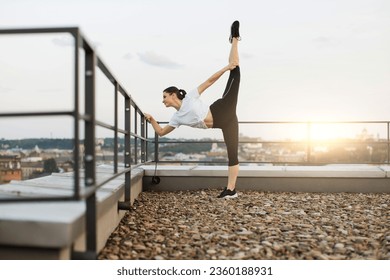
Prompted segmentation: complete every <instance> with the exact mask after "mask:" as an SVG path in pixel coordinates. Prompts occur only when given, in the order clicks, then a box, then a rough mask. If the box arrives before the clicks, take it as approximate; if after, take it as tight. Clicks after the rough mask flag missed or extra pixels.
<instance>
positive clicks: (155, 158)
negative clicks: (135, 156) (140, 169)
mask: <svg viewBox="0 0 390 280" xmlns="http://www.w3.org/2000/svg"><path fill="white" fill-rule="evenodd" d="M158 153H159V143H158V134H157V133H154V161H155V162H156V163H158V161H159V156H158Z"/></svg>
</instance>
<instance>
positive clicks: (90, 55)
mask: <svg viewBox="0 0 390 280" xmlns="http://www.w3.org/2000/svg"><path fill="white" fill-rule="evenodd" d="M50 33H67V34H70V35H71V36H72V37H73V38H74V54H73V55H74V61H75V62H74V87H73V90H74V104H73V109H72V110H71V111H40V112H16V113H0V118H8V117H36V116H47V117H53V116H71V117H72V118H73V129H74V135H73V144H74V153H73V162H74V173H73V174H74V176H73V194H72V195H70V196H56V197H46V196H45V197H29V198H0V203H5V202H34V201H69V200H85V203H86V214H85V215H86V251H84V252H73V253H72V258H82V259H85V258H96V257H97V255H96V249H97V238H96V231H97V225H96V221H97V218H96V215H97V212H96V192H97V191H98V190H99V189H100V188H101V187H102V186H103V185H104V184H106V183H107V182H109V181H111V180H113V179H115V178H117V177H118V176H121V175H124V177H125V184H124V189H125V195H124V196H125V199H124V201H121V202H118V209H119V210H129V209H130V208H131V171H132V170H133V169H134V168H136V167H138V166H139V165H140V164H139V163H138V162H139V161H140V162H141V164H143V163H147V162H148V161H147V158H146V150H145V147H146V144H145V143H146V141H147V139H146V138H145V136H146V135H147V132H146V130H147V126H146V125H144V124H145V117H144V114H143V112H142V111H141V109H140V108H139V106H138V105H137V104H136V102H135V101H134V100H133V99H132V98H131V96H130V94H129V93H128V92H127V91H126V90H125V89H124V87H123V86H122V85H121V84H120V83H119V82H118V80H117V79H116V78H115V76H114V75H113V74H112V71H110V70H109V69H108V67H107V66H106V65H105V64H104V63H103V61H102V59H101V58H100V57H99V56H98V55H97V54H96V51H95V50H94V48H93V47H92V45H91V44H90V43H89V42H88V41H87V40H86V38H85V36H84V35H83V34H82V32H81V31H80V29H79V28H78V27H64V28H28V29H0V36H1V35H26V34H50ZM81 49H82V50H83V51H84V57H85V61H84V63H85V69H84V71H82V73H80V70H79V68H80V63H81V57H80V50H81ZM96 69H100V71H101V72H102V73H103V74H104V76H105V77H106V78H107V79H108V80H109V81H110V82H111V83H112V84H113V85H114V92H113V98H114V100H115V102H114V107H115V108H114V125H111V124H107V123H105V122H103V121H100V120H97V119H96V114H95V106H96V100H95V99H96V92H95V80H96ZM80 74H83V75H84V77H85V113H84V114H81V113H80V104H79V96H80V92H79V85H80ZM119 98H123V100H124V108H118V100H119ZM131 108H133V111H134V115H133V116H132V115H131V113H130V112H131ZM120 111H123V113H124V116H125V119H124V125H125V128H124V129H121V128H119V127H118V112H120ZM138 117H140V120H141V128H138V123H137V119H138ZM133 118H134V120H135V122H134V123H132V119H133ZM80 121H83V122H84V124H85V139H84V148H85V154H84V155H83V160H82V163H83V165H84V172H85V179H84V186H81V184H80V177H81V176H80V163H79V158H80V155H81V151H80V148H79V144H80V140H81V139H80V135H79V123H80ZM96 127H103V128H104V129H108V130H111V131H113V132H114V135H115V136H114V172H113V174H112V176H110V177H109V178H107V179H105V180H104V181H102V182H97V180H96V154H95V138H96V137H95V131H96ZM132 127H134V130H135V132H132V131H131V129H132ZM138 132H139V133H138ZM118 135H122V136H124V139H125V152H124V165H125V169H124V170H122V171H118ZM131 138H134V141H135V142H137V141H141V143H142V145H141V148H140V149H141V155H143V156H142V157H141V158H140V159H138V158H137V152H136V153H135V155H134V158H135V160H134V163H132V160H131V157H132V154H131V144H130V142H131ZM135 149H137V145H135Z"/></svg>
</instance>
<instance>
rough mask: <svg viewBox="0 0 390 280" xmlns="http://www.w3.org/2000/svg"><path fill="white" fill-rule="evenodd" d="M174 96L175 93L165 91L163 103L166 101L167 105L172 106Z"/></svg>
mask: <svg viewBox="0 0 390 280" xmlns="http://www.w3.org/2000/svg"><path fill="white" fill-rule="evenodd" d="M174 96H175V95H174V94H170V93H168V92H164V93H163V101H162V103H164V105H165V107H170V106H172V104H173V98H174Z"/></svg>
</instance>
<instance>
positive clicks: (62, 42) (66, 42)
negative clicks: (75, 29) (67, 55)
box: [52, 36, 102, 49]
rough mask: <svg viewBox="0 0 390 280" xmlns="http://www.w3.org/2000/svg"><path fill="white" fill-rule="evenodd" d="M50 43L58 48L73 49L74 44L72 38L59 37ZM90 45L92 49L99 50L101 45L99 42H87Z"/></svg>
mask: <svg viewBox="0 0 390 280" xmlns="http://www.w3.org/2000/svg"><path fill="white" fill-rule="evenodd" d="M52 42H53V44H54V45H57V46H60V47H69V46H71V47H73V46H74V44H75V42H74V38H73V37H71V36H60V37H56V38H54V39H52ZM88 43H90V44H91V45H92V47H93V48H94V49H97V48H99V47H100V46H101V45H102V44H101V43H100V42H89V41H88Z"/></svg>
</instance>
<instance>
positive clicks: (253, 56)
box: [240, 52, 255, 59]
mask: <svg viewBox="0 0 390 280" xmlns="http://www.w3.org/2000/svg"><path fill="white" fill-rule="evenodd" d="M240 56H241V57H242V58H244V59H253V58H255V55H254V54H252V53H246V52H243V53H241V54H240Z"/></svg>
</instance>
